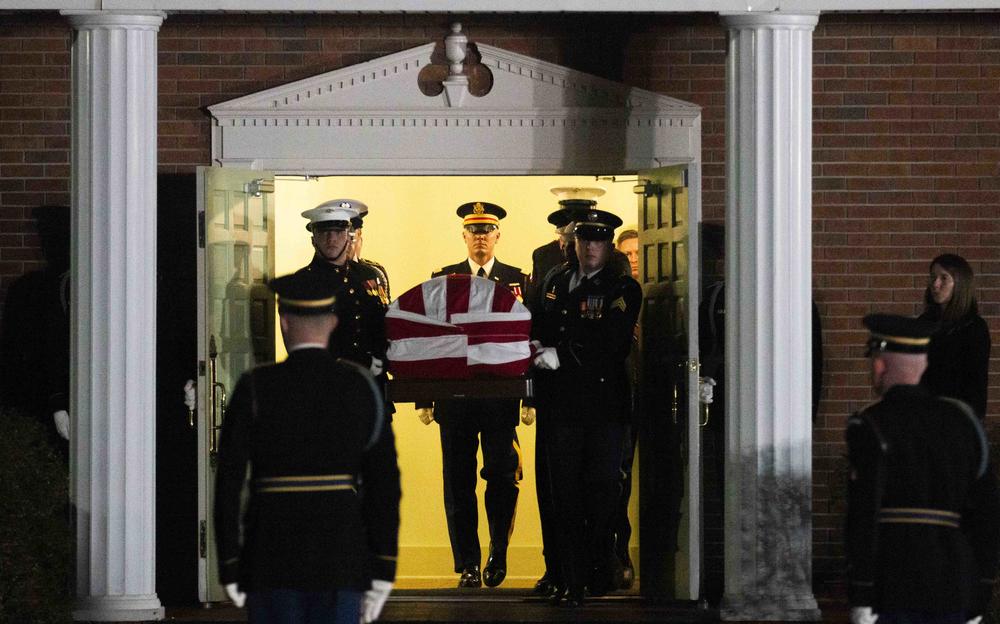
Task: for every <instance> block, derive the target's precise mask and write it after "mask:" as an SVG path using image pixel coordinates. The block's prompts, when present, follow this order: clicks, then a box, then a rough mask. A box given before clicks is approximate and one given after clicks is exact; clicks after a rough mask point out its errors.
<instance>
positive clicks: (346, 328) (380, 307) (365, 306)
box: [299, 256, 389, 368]
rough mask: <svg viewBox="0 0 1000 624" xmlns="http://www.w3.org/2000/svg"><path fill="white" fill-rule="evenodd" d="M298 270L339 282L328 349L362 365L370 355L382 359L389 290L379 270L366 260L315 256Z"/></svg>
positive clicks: (369, 358)
mask: <svg viewBox="0 0 1000 624" xmlns="http://www.w3.org/2000/svg"><path fill="white" fill-rule="evenodd" d="M299 270H300V271H309V272H315V273H318V274H319V275H321V276H323V277H324V278H325V279H329V280H331V281H333V282H335V283H337V284H338V285H339V286H338V287H339V290H338V291H337V317H338V319H339V320H338V322H337V329H335V330H334V331H333V334H332V335H331V336H330V352H331V353H333V354H334V355H335V356H337V357H342V358H346V359H348V360H351V361H352V362H355V363H357V364H360V365H361V366H364V367H365V368H368V367H369V366H371V363H372V357H377V358H378V359H380V360H382V361H383V362H385V352H386V349H388V347H389V343H388V341H387V340H386V337H385V313H386V311H387V310H388V309H389V294H388V292H387V291H386V290H385V287H384V284H383V283H382V276H381V274H380V273H379V272H378V271H377V270H376V269H374V268H373V267H371V266H370V265H368V264H364V263H360V262H355V261H354V260H348V261H347V262H345V263H344V264H343V266H337V265H335V264H332V263H330V262H327V261H326V260H324V259H323V258H321V257H319V256H315V257H314V258H313V260H312V262H310V263H309V264H308V265H306V266H305V267H304V268H302V269H299Z"/></svg>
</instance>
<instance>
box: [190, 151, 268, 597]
mask: <svg viewBox="0 0 1000 624" xmlns="http://www.w3.org/2000/svg"><path fill="white" fill-rule="evenodd" d="M273 193H274V175H273V174H271V173H266V172H262V171H249V170H245V169H221V168H217V167H199V168H198V420H197V427H198V557H199V559H198V599H199V600H201V602H203V603H208V602H214V601H218V600H224V599H225V592H224V591H223V589H222V587H221V586H220V585H219V584H218V566H217V561H216V552H215V531H214V527H213V526H212V525H213V522H212V504H213V499H214V488H215V461H216V446H217V443H218V439H219V429H220V427H221V425H222V419H223V417H224V412H225V407H226V400H227V398H228V396H227V393H228V392H230V391H231V390H232V389H233V386H234V385H235V384H236V380H237V379H239V377H240V375H241V374H242V373H243V371H245V370H247V369H249V368H252V367H253V366H256V365H258V364H262V363H266V362H273V361H274V344H275V343H274V338H275V336H274V299H273V296H272V294H271V292H270V290H268V288H267V286H266V284H267V280H269V279H271V278H272V277H273V274H274V194H273Z"/></svg>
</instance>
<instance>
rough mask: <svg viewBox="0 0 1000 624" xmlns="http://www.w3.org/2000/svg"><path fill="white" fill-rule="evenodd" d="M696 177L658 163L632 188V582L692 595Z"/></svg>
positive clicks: (697, 485)
mask: <svg viewBox="0 0 1000 624" xmlns="http://www.w3.org/2000/svg"><path fill="white" fill-rule="evenodd" d="M698 180H699V178H698V174H697V168H696V167H695V166H684V165H681V166H675V167H665V168H661V169H654V170H649V171H640V172H639V180H638V183H637V184H636V186H635V189H634V190H635V193H636V195H637V196H638V200H639V218H638V224H639V281H640V283H641V284H642V290H643V310H642V316H641V317H640V329H639V331H640V337H639V345H640V349H641V360H640V361H641V370H640V393H639V401H640V402H639V405H640V408H641V409H642V410H643V411H642V414H641V419H640V422H641V425H640V428H639V462H640V463H639V473H640V479H639V496H640V498H639V532H640V540H641V543H642V546H641V548H640V554H639V557H640V559H639V564H640V574H641V577H640V585H641V592H642V594H643V595H644V596H649V597H658V598H673V599H677V600H697V599H698V597H699V592H700V589H701V588H700V584H701V583H700V577H701V463H700V460H701V437H700V431H699V424H700V423H699V418H698V415H699V410H698V390H697V388H698V368H699V365H698V299H699V297H698V294H699V278H698V267H699V266H700V264H699V262H698V229H697V228H698V222H699V221H700V211H699V209H698V203H697V198H698V196H699V195H698ZM689 182H691V184H689ZM690 187H693V188H690ZM692 198H694V199H693V200H692Z"/></svg>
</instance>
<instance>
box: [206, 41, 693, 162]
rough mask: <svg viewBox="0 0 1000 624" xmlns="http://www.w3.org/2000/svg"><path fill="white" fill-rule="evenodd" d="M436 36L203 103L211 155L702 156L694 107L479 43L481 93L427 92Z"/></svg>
mask: <svg viewBox="0 0 1000 624" xmlns="http://www.w3.org/2000/svg"><path fill="white" fill-rule="evenodd" d="M435 45H436V44H434V43H429V44H426V45H422V46H419V47H416V48H412V49H409V50H405V51H402V52H398V53H395V54H390V55H388V56H384V57H381V58H378V59H375V60H372V61H368V62H365V63H361V64H358V65H354V66H351V67H346V68H343V69H338V70H334V71H331V72H327V73H324V74H320V75H317V76H313V77H310V78H305V79H302V80H298V81H296V82H292V83H289V84H286V85H281V86H278V87H274V88H271V89H267V90H265V91H261V92H258V93H254V94H251V95H247V96H243V97H240V98H236V99H234V100H229V101H227V102H222V103H220V104H216V105H214V106H210V107H209V112H210V113H211V115H212V117H213V119H214V125H213V158H214V159H215V161H216V162H219V163H221V164H224V165H226V164H243V165H244V166H246V165H247V164H249V165H250V166H254V167H257V168H267V169H273V170H277V171H312V172H330V171H344V172H345V173H363V172H372V173H377V172H384V171H387V170H396V171H399V170H400V167H402V170H403V171H405V172H410V173H431V172H437V173H448V172H454V173H480V172H482V173H487V172H492V173H503V172H510V173H532V172H538V173H576V172H583V171H587V172H589V171H591V170H592V169H594V168H599V169H601V170H602V171H625V170H632V169H638V168H643V167H655V166H659V164H667V163H676V162H696V161H697V160H698V159H699V156H700V154H699V153H698V152H700V132H701V128H700V125H701V124H700V119H701V109H700V107H698V106H696V105H694V104H691V103H688V102H684V101H681V100H678V99H675V98H671V97H667V96H664V95H660V94H658V93H653V92H651V91H647V90H644V89H638V88H635V87H630V86H628V85H623V84H620V83H615V82H612V81H609V80H606V79H603V78H599V77H597V76H593V75H590V74H585V73H583V72H578V71H575V70H572V69H569V68H566V67H561V66H559V65H554V64H552V63H547V62H545V61H540V60H538V59H533V58H530V57H527V56H524V55H521V54H517V53H514V52H509V51H507V50H502V49H500V48H495V47H492V46H488V45H483V44H478V45H477V46H476V49H477V50H478V52H479V55H480V57H481V64H482V65H483V66H485V67H486V68H488V69H489V71H490V73H491V74H492V88H491V89H490V91H489V92H488V93H486V94H485V95H483V96H481V97H476V96H473V95H472V94H470V93H466V94H465V95H464V97H462V98H461V100H460V103H456V102H454V101H450V100H449V98H448V96H447V94H446V93H444V92H442V93H440V94H438V95H434V96H428V95H425V94H424V93H422V92H421V90H420V87H419V82H418V76H419V75H420V72H421V71H423V70H425V68H427V67H428V66H429V65H431V64H432V54H433V53H434V50H435ZM345 146H350V147H349V149H345ZM597 146H600V147H601V149H602V150H603V151H602V152H597V151H596V149H597ZM385 159H391V160H393V161H394V162H392V163H390V162H388V161H387V160H385ZM490 162H492V163H493V164H492V165H490V164H489V163H490ZM490 166H492V167H493V168H492V169H489V167H490Z"/></svg>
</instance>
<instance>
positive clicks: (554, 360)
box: [535, 347, 559, 370]
mask: <svg viewBox="0 0 1000 624" xmlns="http://www.w3.org/2000/svg"><path fill="white" fill-rule="evenodd" d="M535 366H537V367H538V368H540V369H542V370H556V369H557V368H559V354H558V353H557V352H556V348H555V347H542V348H541V349H539V350H538V354H537V355H535Z"/></svg>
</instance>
